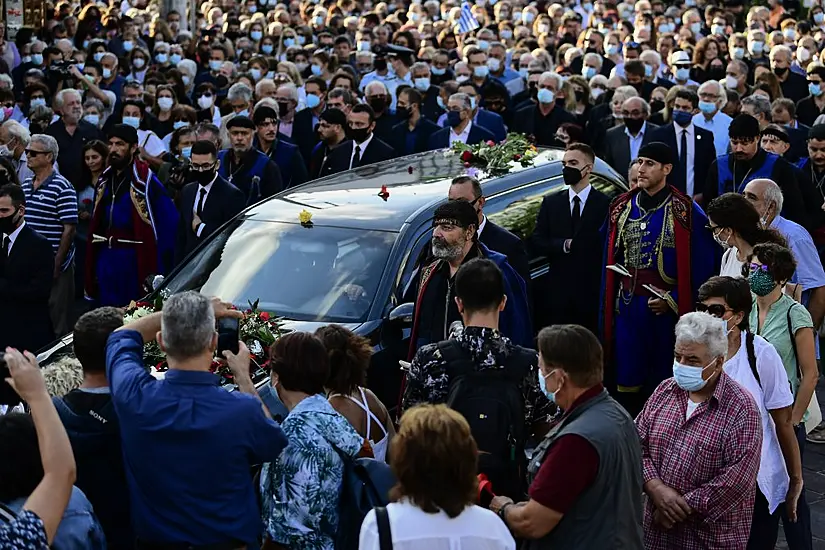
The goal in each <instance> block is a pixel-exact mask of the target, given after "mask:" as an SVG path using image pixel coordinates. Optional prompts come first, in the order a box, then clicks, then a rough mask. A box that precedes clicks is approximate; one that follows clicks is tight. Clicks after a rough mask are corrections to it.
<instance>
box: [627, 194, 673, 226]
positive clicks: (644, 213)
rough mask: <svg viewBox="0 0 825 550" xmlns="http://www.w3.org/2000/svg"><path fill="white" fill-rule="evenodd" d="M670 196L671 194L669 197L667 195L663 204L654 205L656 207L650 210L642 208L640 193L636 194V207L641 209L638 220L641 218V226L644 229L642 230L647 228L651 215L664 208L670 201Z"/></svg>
mask: <svg viewBox="0 0 825 550" xmlns="http://www.w3.org/2000/svg"><path fill="white" fill-rule="evenodd" d="M668 198H670V194H668V196H667V197H665V200H663V201H662V203H661V204H659V205H658V206H656V207H654V208H652V209H650V210H646V209H644V208H642V205H641V203H640V202H639V195H636V198H635V201H636V208H638V209H639V213H640V215H639V217H638V218H637V219H638V220H640V222H639V227H640V228H641V229H642V231H644V230H645V229H647V222H648V221H649V219H650V217H651V216H652V215H653V214H654V213H655V212H656V211H657V210H660V209H662V208H663V207H664V206H665V205H666V204H667V202H668V201H667V200H668Z"/></svg>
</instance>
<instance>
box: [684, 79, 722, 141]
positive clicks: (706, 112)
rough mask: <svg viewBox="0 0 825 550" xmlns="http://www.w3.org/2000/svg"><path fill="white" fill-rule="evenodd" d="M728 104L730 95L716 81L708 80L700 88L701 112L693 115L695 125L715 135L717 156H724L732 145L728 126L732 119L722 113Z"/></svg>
mask: <svg viewBox="0 0 825 550" xmlns="http://www.w3.org/2000/svg"><path fill="white" fill-rule="evenodd" d="M727 102H728V94H727V93H725V89H724V88H723V87H722V85H721V84H720V83H719V82H717V81H716V80H708V81H707V82H705V83H704V84H702V85H701V86H699V112H698V113H696V114H695V115H693V124H695V125H696V126H698V127H699V128H703V129H705V130H708V131H709V132H712V133H713V145H714V146H715V147H716V154H717V155H724V154H725V153H726V152H727V151H728V144H729V143H730V138H729V136H728V126H730V121H731V118H730V117H729V116H728V115H726V114H725V113H723V112H722V107H724V106H725V104H726V103H727Z"/></svg>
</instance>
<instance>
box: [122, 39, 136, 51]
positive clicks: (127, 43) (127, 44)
mask: <svg viewBox="0 0 825 550" xmlns="http://www.w3.org/2000/svg"><path fill="white" fill-rule="evenodd" d="M134 47H135V43H134V42H132V41H131V40H126V41H125V42H124V43H123V51H125V52H131V51H132V50H133V49H134Z"/></svg>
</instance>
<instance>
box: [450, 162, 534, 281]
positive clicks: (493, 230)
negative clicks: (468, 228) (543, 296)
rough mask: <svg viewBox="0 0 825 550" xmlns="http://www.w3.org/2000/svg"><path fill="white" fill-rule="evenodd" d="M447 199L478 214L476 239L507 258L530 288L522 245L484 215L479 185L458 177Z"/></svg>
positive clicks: (528, 263) (465, 177)
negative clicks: (470, 207)
mask: <svg viewBox="0 0 825 550" xmlns="http://www.w3.org/2000/svg"><path fill="white" fill-rule="evenodd" d="M447 198H448V199H449V200H451V201H454V200H466V201H467V202H469V203H470V204H471V205H473V207H474V208H475V209H476V212H478V230H477V233H478V239H479V240H480V241H481V242H482V243H484V246H486V247H487V248H489V249H490V250H492V251H494V252H498V253H499V254H504V255H505V256H507V263H509V264H510V265H511V266H512V267H513V269H515V270H516V272H517V273H518V274H519V275H521V278H522V279H524V283H525V284H526V285H527V288H528V290H529V288H530V262H529V261H528V259H527V251H526V250H525V248H524V243H523V242H521V239H520V238H518V237H517V236H516V235H514V234H512V233H510V232H509V231H507V230H506V229H504V228H503V227H501V226H499V225H496V224H494V223H493V222H491V221H490V220H489V219H487V216H485V215H484V203H485V198H484V193H483V190H482V189H481V184H480V183H479V182H478V180H477V179H476V178H474V177H472V176H458V177H457V178H455V179H454V180H453V182H452V184H451V185H450V190H449V191H448V194H447Z"/></svg>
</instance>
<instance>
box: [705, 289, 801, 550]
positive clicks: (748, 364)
mask: <svg viewBox="0 0 825 550" xmlns="http://www.w3.org/2000/svg"><path fill="white" fill-rule="evenodd" d="M752 308H753V303H752V298H751V292H750V286H748V282H747V281H746V280H745V279H742V278H734V277H711V278H710V279H709V280H708V281H707V282H706V283H705V284H703V285H702V286H701V287H700V288H699V302H698V303H697V304H696V309H697V310H698V311H705V312H707V313H710V314H711V315H713V316H714V317H717V318H719V319H721V320H723V321H724V323H725V328H726V330H727V332H728V353H727V355H726V357H725V366H724V369H725V373H726V374H727V375H728V376H730V377H731V378H733V379H734V380H736V382H737V383H739V385H741V386H742V387H743V388H745V389H746V390H748V392H750V394H751V395H752V396H753V398H754V400H755V401H756V406H757V407H758V408H759V414H760V416H761V418H762V452H761V460H760V464H759V474H758V475H757V487H758V491H757V492H756V503H755V505H754V513H753V522H752V524H751V532H750V539H749V541H748V548H749V549H752V550H755V549H760V548H764V549H766V550H769V549H772V548H773V547H774V546H775V545H776V538H777V533H778V530H779V519H780V515H781V514H780V511H779V508H780V507H783V508H784V509H785V511H786V512H787V513H788V514H789V515H791V516H794V515H796V507H797V501H798V500H799V496H800V495H801V493H802V462H801V458H800V454H799V445H798V444H797V442H796V435H795V433H794V429H793V426H792V425H791V411H792V407H793V395H792V394H791V388H790V385H789V384H788V376H787V374H785V367H784V366H783V365H782V359H781V358H780V357H779V354H778V353H777V352H776V349H775V348H774V347H773V346H772V345H770V344H769V343H768V341H767V340H765V339H764V338H762V337H761V336H756V335H754V334H753V333H752V332H749V331H748V320H749V317H750V313H751V309H752Z"/></svg>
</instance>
